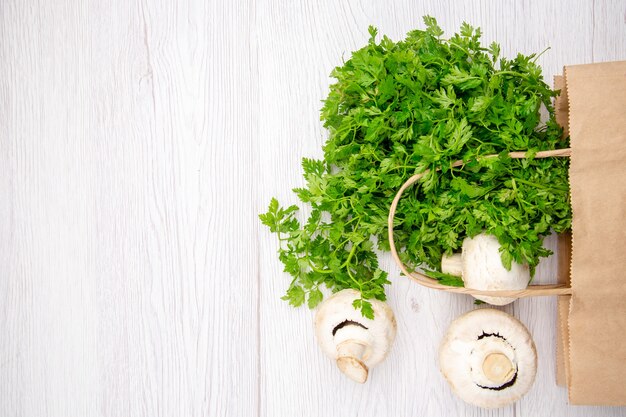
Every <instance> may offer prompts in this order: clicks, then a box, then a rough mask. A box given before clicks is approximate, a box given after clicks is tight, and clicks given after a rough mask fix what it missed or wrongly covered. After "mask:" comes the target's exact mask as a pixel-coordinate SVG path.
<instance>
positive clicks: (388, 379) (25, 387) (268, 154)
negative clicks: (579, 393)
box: [0, 0, 626, 417]
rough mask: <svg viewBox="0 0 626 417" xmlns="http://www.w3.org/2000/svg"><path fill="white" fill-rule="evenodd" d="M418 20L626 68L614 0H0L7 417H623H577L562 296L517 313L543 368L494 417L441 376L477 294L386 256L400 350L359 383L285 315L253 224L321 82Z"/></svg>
mask: <svg viewBox="0 0 626 417" xmlns="http://www.w3.org/2000/svg"><path fill="white" fill-rule="evenodd" d="M424 14H432V15H434V16H436V17H437V18H438V19H439V21H440V23H441V25H442V26H443V27H444V29H445V30H446V31H452V30H454V29H456V28H457V27H458V26H459V24H460V23H461V22H462V21H463V20H467V21H468V22H471V23H474V24H478V25H481V26H482V27H483V28H484V32H485V39H487V40H495V39H497V40H499V41H500V42H501V43H502V49H503V53H505V54H509V55H510V54H512V53H514V52H516V51H522V52H525V53H530V52H540V51H541V50H543V49H544V48H545V47H546V46H552V49H551V50H550V51H548V52H547V53H545V54H544V55H542V56H541V58H540V63H541V64H542V65H543V66H544V69H545V75H546V78H547V79H551V76H552V75H553V74H555V73H557V72H559V71H560V69H561V68H562V66H563V65H565V64H574V63H585V62H592V61H596V62H598V61H603V60H618V59H626V5H625V4H624V3H623V2H622V1H619V0H607V1H600V0H595V1H592V2H588V1H582V0H581V1H577V2H575V4H574V3H570V2H565V1H556V0H549V1H544V2H533V1H530V0H523V1H512V0H506V1H500V2H496V1H488V0H471V1H459V2H454V3H452V2H450V3H445V2H440V1H434V0H427V1H422V2H414V1H410V0H394V1H389V2H379V1H374V0H362V1H330V0H323V1H317V0H315V1H314V0H297V1H287V0H283V1H279V0H256V1H252V0H242V1H234V2H228V1H209V2H206V1H202V0H189V1H182V0H176V1H166V0H162V1H148V0H132V1H122V0H110V1H107V2H98V1H84V2H70V1H65V2H64V1H58V2H34V1H30V0H25V1H18V0H6V1H2V2H0V39H1V40H2V41H1V42H0V166H1V167H2V169H1V170H0V415H1V416H24V417H31V416H55V417H56V416H59V417H61V416H63V417H64V416H84V417H92V416H94V417H95V416H107V417H108V416H146V417H154V416H212V417H213V416H259V417H260V416H268V417H275V416H355V415H358V416H387V415H389V416H391V415H399V416H405V415H419V416H441V415H456V416H557V415H558V416H619V415H626V411H625V409H624V408H606V407H595V408H591V407H570V406H568V405H567V394H566V392H565V390H564V389H562V388H558V387H557V386H556V385H555V383H554V380H555V378H554V349H555V320H556V303H555V300H554V299H552V298H540V299H532V300H522V301H518V302H517V303H515V304H514V305H513V306H509V307H506V310H507V311H509V312H512V313H514V314H515V315H516V316H518V317H520V319H521V320H522V321H523V322H524V323H526V324H527V325H528V327H529V328H530V330H531V332H532V333H533V335H534V337H535V341H536V343H537V348H538V352H539V360H540V363H539V372H538V375H537V382H536V383H535V385H534V387H533V389H532V390H531V391H530V393H529V394H528V395H527V396H526V397H525V398H524V399H523V400H522V401H520V402H519V403H518V404H516V405H515V406H511V407H508V408H504V409H500V410H491V411H489V410H481V409H478V408H474V407H469V406H467V405H465V404H464V403H463V402H461V401H460V400H458V399H457V398H456V397H455V396H454V395H453V394H452V393H451V391H450V389H449V387H448V386H447V384H446V383H445V381H444V380H443V378H442V377H441V375H440V373H439V371H438V368H437V364H436V361H435V358H436V351H437V348H438V344H439V341H440V340H441V338H442V336H443V334H444V332H445V330H446V328H447V326H448V324H449V323H450V322H451V321H452V320H453V319H454V318H456V317H458V316H459V315H460V314H462V313H463V312H466V311H468V310H470V309H472V308H474V306H473V304H472V300H471V299H470V298H469V297H463V296H457V295H453V294H446V293H440V292H435V291H432V290H428V289H426V288H422V287H419V286H417V285H416V284H414V283H412V282H410V281H409V280H407V279H406V278H402V277H400V276H399V274H398V269H397V268H396V266H395V265H394V264H393V263H392V261H391V259H390V257H389V256H383V257H382V264H383V266H384V267H385V268H386V269H387V270H388V271H390V272H391V274H390V276H391V280H392V282H393V285H392V286H390V287H389V290H388V294H389V304H390V305H391V306H392V308H393V309H394V311H395V313H396V317H397V320H398V337H397V340H396V343H395V346H394V347H393V350H392V353H391V355H390V356H389V358H388V360H387V361H385V362H384V363H383V364H381V365H380V366H379V367H377V368H375V369H374V370H373V371H372V373H371V376H370V380H369V381H368V383H367V384H365V385H355V384H353V383H352V382H350V381H348V380H347V379H346V378H344V377H343V376H342V375H341V374H340V373H339V372H338V371H337V369H336V368H335V366H334V364H333V363H331V361H330V360H328V359H327V358H325V357H324V356H323V354H322V353H321V351H320V350H319V349H318V348H317V345H316V343H315V340H314V336H313V328H312V317H313V313H312V312H310V311H308V310H306V309H297V310H294V309H292V308H291V307H289V306H288V305H287V304H286V303H285V302H283V301H281V300H280V299H279V297H280V296H281V295H282V293H283V291H284V290H285V289H286V287H287V285H288V282H289V280H288V277H287V276H286V274H284V273H283V272H282V266H281V265H280V263H279V261H278V259H277V257H276V254H275V251H276V248H277V243H276V241H275V239H274V236H271V235H270V234H269V233H268V231H267V230H266V229H265V228H263V227H262V226H261V225H260V224H259V222H258V221H257V217H256V216H257V214H258V213H259V212H261V211H262V210H263V209H264V208H265V207H266V205H267V203H268V202H269V199H270V197H271V196H274V195H275V196H277V197H278V198H279V199H280V200H281V201H282V202H295V197H294V196H293V195H292V194H291V192H290V191H289V190H291V189H292V188H294V187H297V186H301V185H302V183H303V180H302V178H301V170H300V159H301V157H302V156H310V157H319V156H321V146H322V144H323V142H324V140H325V138H326V132H325V131H324V130H323V128H322V126H321V123H320V122H319V108H320V106H321V104H320V101H321V100H322V99H323V98H324V97H325V95H326V93H327V90H328V85H329V83H330V82H331V79H329V78H328V74H329V73H330V71H331V69H332V68H333V67H335V66H336V65H339V64H340V63H341V62H342V57H343V58H344V59H346V58H347V57H348V56H349V53H350V51H352V50H354V49H356V48H358V47H360V46H361V45H363V44H364V43H365V41H366V39H367V38H368V34H367V26H368V25H369V24H374V25H376V26H378V27H379V31H380V33H381V34H387V35H389V36H390V37H391V38H393V39H400V38H401V37H403V36H404V34H405V33H406V32H407V31H408V30H410V29H413V28H415V27H417V26H419V25H421V16H422V15H424ZM549 243H550V244H551V245H554V240H553V239H552V240H550V241H549ZM554 268H555V262H554V260H552V259H549V260H547V261H546V262H543V263H542V265H541V266H540V271H539V277H538V279H539V280H540V281H542V282H549V281H550V279H551V277H552V276H553V275H554Z"/></svg>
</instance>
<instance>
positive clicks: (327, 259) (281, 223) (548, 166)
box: [260, 17, 571, 317]
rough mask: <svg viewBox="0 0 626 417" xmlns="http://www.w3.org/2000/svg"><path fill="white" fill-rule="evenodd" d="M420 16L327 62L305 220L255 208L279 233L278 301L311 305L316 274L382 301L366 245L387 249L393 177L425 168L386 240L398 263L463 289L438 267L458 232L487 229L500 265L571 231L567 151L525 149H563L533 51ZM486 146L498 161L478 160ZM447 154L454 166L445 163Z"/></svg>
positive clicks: (303, 197) (379, 276) (307, 167)
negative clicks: (324, 136) (413, 24)
mask: <svg viewBox="0 0 626 417" xmlns="http://www.w3.org/2000/svg"><path fill="white" fill-rule="evenodd" d="M424 22H425V24H426V28H425V30H415V31H412V32H410V33H409V34H408V35H407V38H406V39H405V40H403V41H400V42H393V41H391V40H390V39H389V38H387V37H383V39H382V40H381V41H380V42H377V41H376V33H377V31H376V29H374V28H371V27H370V34H371V38H370V40H369V43H368V44H367V45H366V46H365V47H364V48H362V49H360V50H358V51H356V52H354V53H353V54H352V57H351V58H350V59H349V60H348V61H347V62H345V63H344V65H342V66H340V67H337V68H335V69H334V70H333V72H332V74H331V75H332V77H334V78H335V79H336V80H337V82H336V83H335V84H333V85H332V86H331V88H330V93H329V95H328V97H327V98H326V100H325V101H324V106H323V109H322V112H321V119H322V120H323V121H324V126H325V127H326V128H327V129H328V131H329V138H328V140H327V142H326V144H325V145H324V160H322V161H318V160H313V159H307V158H304V159H303V161H302V167H303V170H304V178H305V180H306V187H304V188H298V189H295V190H294V191H295V193H296V194H297V196H298V198H299V199H300V201H302V202H303V203H308V204H310V205H311V214H310V215H309V217H308V219H306V221H305V222H304V223H302V224H300V222H299V221H298V220H297V219H296V217H295V213H296V211H297V210H298V207H297V206H291V207H288V208H282V207H280V205H279V203H278V201H276V199H272V201H271V203H270V206H269V209H268V211H267V213H264V214H261V215H260V218H261V220H262V222H263V224H265V225H267V226H269V228H270V230H271V231H272V232H274V233H277V234H278V238H279V240H280V249H279V257H280V260H281V261H282V262H283V264H284V265H285V271H286V272H288V273H289V274H291V275H292V276H293V281H292V282H291V285H290V286H289V289H288V290H287V294H286V295H285V296H284V297H283V298H284V299H286V300H288V301H289V302H290V303H291V304H292V305H294V306H299V305H301V304H303V303H305V302H306V303H307V304H308V306H309V307H311V308H313V307H315V306H316V305H317V304H318V303H319V302H320V301H321V300H322V293H321V291H320V290H319V287H320V285H322V284H325V285H326V286H327V287H329V288H330V289H332V290H333V291H339V290H341V289H345V288H354V289H356V290H359V291H360V292H361V294H362V297H363V298H362V299H361V300H357V301H356V303H355V307H356V308H360V309H361V311H362V313H363V314H364V315H365V316H367V317H372V316H373V311H372V308H371V304H370V303H369V302H368V301H367V299H369V298H377V299H380V300H384V299H385V291H384V285H385V284H388V283H389V281H388V280H387V273H386V272H385V271H383V270H381V269H380V268H379V266H378V258H377V254H376V252H375V247H377V248H378V249H379V250H382V251H388V250H389V243H388V241H387V215H388V211H389V206H390V204H391V201H392V200H393V197H394V195H395V194H396V192H397V191H398V188H399V187H400V186H401V184H403V183H404V182H405V181H406V180H407V179H408V178H409V177H410V176H411V175H413V174H416V173H420V172H424V171H426V170H430V171H429V172H428V173H427V174H426V175H425V176H424V177H423V178H422V179H421V180H420V181H419V182H418V184H416V185H415V186H414V187H413V188H411V189H410V190H408V192H407V193H405V196H404V197H403V199H402V200H401V201H400V204H399V206H398V210H397V215H396V223H395V226H394V228H395V230H396V233H395V236H396V242H397V245H398V247H399V248H403V250H402V251H401V257H402V260H403V262H405V263H406V264H408V265H410V266H411V267H421V268H422V269H424V271H425V273H426V274H428V275H430V276H433V277H435V278H438V279H440V280H442V282H443V283H446V284H449V285H462V282H461V281H460V279H458V278H454V277H451V276H447V275H445V274H442V273H441V272H440V264H441V257H442V255H443V254H451V253H452V252H454V251H456V250H458V249H459V248H460V246H461V244H462V242H463V239H464V238H465V237H467V236H470V237H472V236H475V235H477V234H478V233H480V232H482V231H487V232H488V233H491V234H493V235H495V236H496V237H497V238H498V241H499V242H500V244H501V255H502V262H503V264H504V265H505V266H506V267H507V268H510V266H511V262H513V261H515V262H519V263H527V264H528V265H529V266H530V267H531V271H534V268H535V266H536V265H537V263H538V262H539V258H540V257H544V256H547V255H549V254H550V252H549V251H548V250H547V249H545V248H543V247H542V242H543V238H544V236H546V235H547V234H549V233H550V232H551V230H554V231H555V232H557V233H558V232H562V231H564V230H566V229H568V228H570V224H571V211H570V204H569V184H568V172H567V170H568V161H567V159H566V158H548V159H534V158H533V155H534V154H535V153H536V152H538V151H541V150H549V149H558V148H563V147H566V146H567V142H566V141H565V140H563V139H562V138H561V136H562V131H561V129H560V127H559V126H558V125H557V123H556V122H555V119H554V109H553V107H552V104H551V100H552V98H553V97H554V96H555V95H556V92H555V91H552V90H551V89H550V87H548V85H546V83H545V82H544V81H543V77H542V74H541V68H540V67H539V66H538V65H537V64H536V63H535V61H536V58H537V57H536V56H535V55H530V56H524V55H522V54H519V55H517V57H515V58H514V59H511V60H509V59H506V58H503V57H500V47H499V46H498V44H496V43H492V44H491V45H490V46H489V47H488V48H485V47H483V46H482V45H481V43H480V36H481V31H480V29H479V28H473V27H471V26H469V25H468V24H466V23H464V24H463V25H462V26H461V30H460V32H459V33H458V34H455V35H454V36H452V37H451V38H450V39H444V38H442V35H443V31H442V30H441V28H440V27H439V26H438V25H437V22H436V21H435V19H434V18H432V17H425V18H424ZM542 105H543V106H544V107H545V108H546V109H547V111H548V115H549V116H548V120H547V122H545V123H542V122H541V120H540V108H541V107H542ZM511 151H527V158H525V159H520V160H517V159H511V158H509V157H508V155H507V153H508V152H511ZM489 154H498V155H499V157H497V158H491V159H489V158H480V156H484V155H489ZM456 160H463V161H465V163H464V164H463V165H462V166H460V167H456V168H453V167H451V165H452V163H453V162H454V161H456Z"/></svg>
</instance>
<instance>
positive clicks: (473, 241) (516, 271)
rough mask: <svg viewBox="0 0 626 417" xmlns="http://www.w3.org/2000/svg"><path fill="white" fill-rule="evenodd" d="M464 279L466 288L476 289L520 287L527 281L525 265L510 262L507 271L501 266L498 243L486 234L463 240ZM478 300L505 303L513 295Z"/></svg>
mask: <svg viewBox="0 0 626 417" xmlns="http://www.w3.org/2000/svg"><path fill="white" fill-rule="evenodd" d="M461 263H462V270H463V275H462V278H463V282H464V283H465V287H466V288H471V289H475V290H496V291H497V290H523V289H524V288H526V287H527V286H528V283H529V282H530V269H529V268H528V265H522V264H518V263H516V262H513V263H512V264H511V270H510V271H508V270H507V269H506V268H505V267H504V265H502V258H501V256H500V242H498V239H497V238H496V237H495V236H493V235H489V234H486V233H481V234H479V235H477V236H474V237H473V238H465V239H464V240H463V251H462V252H461ZM476 298H477V299H479V300H482V301H484V302H486V303H489V304H493V305H505V304H509V303H512V302H513V301H515V300H516V298H514V297H489V296H477V297H476Z"/></svg>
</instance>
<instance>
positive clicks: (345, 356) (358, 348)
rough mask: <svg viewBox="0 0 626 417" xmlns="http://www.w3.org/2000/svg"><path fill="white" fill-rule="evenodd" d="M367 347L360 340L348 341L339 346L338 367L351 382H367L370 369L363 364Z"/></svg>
mask: <svg viewBox="0 0 626 417" xmlns="http://www.w3.org/2000/svg"><path fill="white" fill-rule="evenodd" d="M366 348H367V346H366V345H365V344H364V343H363V342H362V341H359V340H353V339H352V340H346V341H345V342H343V343H341V344H339V345H338V346H337V367H339V369H340V370H341V372H343V373H344V374H345V375H346V376H347V377H348V378H350V379H351V380H353V381H355V382H358V383H360V384H363V383H365V381H367V374H368V371H369V369H368V368H367V366H366V365H365V364H364V363H363V362H362V358H363V354H364V353H365V349H366Z"/></svg>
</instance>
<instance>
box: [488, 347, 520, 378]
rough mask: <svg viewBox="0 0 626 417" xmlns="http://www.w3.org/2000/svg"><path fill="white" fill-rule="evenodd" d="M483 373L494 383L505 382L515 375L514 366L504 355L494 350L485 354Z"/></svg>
mask: <svg viewBox="0 0 626 417" xmlns="http://www.w3.org/2000/svg"><path fill="white" fill-rule="evenodd" d="M483 373H484V374H485V377H487V379H489V380H490V381H492V382H493V383H494V384H506V383H507V382H509V381H510V380H511V379H513V376H515V368H514V367H513V364H512V363H511V360H510V359H509V358H508V357H507V356H506V355H504V354H502V353H499V352H495V353H490V354H488V355H487V356H485V359H484V360H483Z"/></svg>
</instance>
